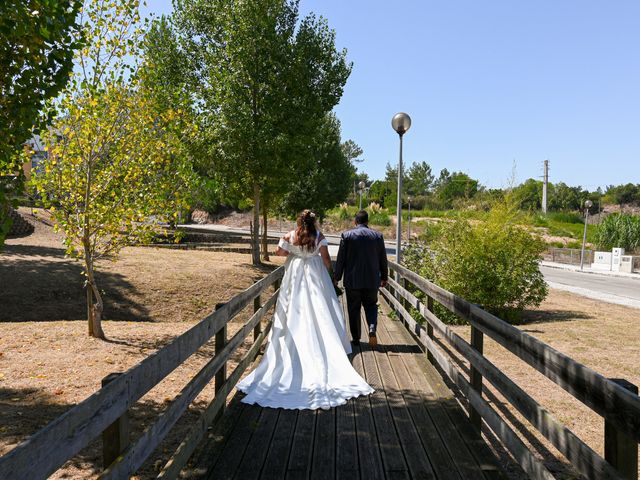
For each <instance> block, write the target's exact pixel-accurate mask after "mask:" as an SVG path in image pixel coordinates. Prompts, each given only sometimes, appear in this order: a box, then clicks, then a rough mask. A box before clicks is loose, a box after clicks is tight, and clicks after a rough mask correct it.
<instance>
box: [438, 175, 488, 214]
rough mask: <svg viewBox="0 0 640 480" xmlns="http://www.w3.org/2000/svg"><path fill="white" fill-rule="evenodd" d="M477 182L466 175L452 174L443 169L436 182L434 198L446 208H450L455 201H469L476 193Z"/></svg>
mask: <svg viewBox="0 0 640 480" xmlns="http://www.w3.org/2000/svg"><path fill="white" fill-rule="evenodd" d="M478 187H479V182H478V181H477V180H474V179H473V178H471V177H470V176H469V175H467V174H466V173H462V172H453V173H451V174H450V173H449V171H448V170H447V169H446V168H445V169H443V170H442V171H441V172H440V176H439V178H438V180H437V182H436V190H435V193H436V196H437V197H439V198H440V200H442V202H443V204H444V205H445V207H446V208H452V206H453V201H454V200H456V199H462V198H464V199H469V198H472V197H473V196H474V195H475V194H476V193H477V192H478Z"/></svg>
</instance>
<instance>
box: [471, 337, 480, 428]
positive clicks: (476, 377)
mask: <svg viewBox="0 0 640 480" xmlns="http://www.w3.org/2000/svg"><path fill="white" fill-rule="evenodd" d="M483 337H484V335H483V333H482V332H481V331H480V330H478V329H477V328H476V327H474V326H473V325H471V347H472V348H473V349H474V350H476V351H477V352H478V353H479V354H480V355H482V350H483ZM469 380H470V382H471V388H473V389H474V390H475V391H476V392H478V394H479V395H482V375H480V372H478V370H476V369H475V368H474V367H473V365H471V370H470V374H469ZM469 408H470V410H469V420H470V421H471V424H472V425H473V427H474V428H475V430H476V431H477V432H478V433H480V431H481V429H482V417H481V416H480V414H479V413H478V412H477V411H476V410H475V409H474V408H473V407H469Z"/></svg>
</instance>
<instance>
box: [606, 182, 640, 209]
mask: <svg viewBox="0 0 640 480" xmlns="http://www.w3.org/2000/svg"><path fill="white" fill-rule="evenodd" d="M606 195H607V197H608V198H609V199H610V200H611V201H613V202H614V203H617V204H618V205H620V207H622V206H623V205H625V204H634V203H635V204H637V205H640V185H634V184H633V183H627V184H625V185H617V186H613V185H611V186H609V187H608V188H607V191H606Z"/></svg>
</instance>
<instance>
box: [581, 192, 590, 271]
mask: <svg viewBox="0 0 640 480" xmlns="http://www.w3.org/2000/svg"><path fill="white" fill-rule="evenodd" d="M592 206H593V202H592V201H591V200H586V201H585V202H584V233H583V234H582V251H581V252H580V270H582V267H583V266H584V244H585V243H586V242H587V223H589V209H590V208H591V207H592Z"/></svg>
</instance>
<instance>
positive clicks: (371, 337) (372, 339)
mask: <svg viewBox="0 0 640 480" xmlns="http://www.w3.org/2000/svg"><path fill="white" fill-rule="evenodd" d="M377 345H378V337H376V332H371V333H369V346H370V347H371V348H376V346H377Z"/></svg>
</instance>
